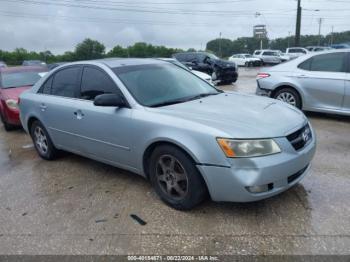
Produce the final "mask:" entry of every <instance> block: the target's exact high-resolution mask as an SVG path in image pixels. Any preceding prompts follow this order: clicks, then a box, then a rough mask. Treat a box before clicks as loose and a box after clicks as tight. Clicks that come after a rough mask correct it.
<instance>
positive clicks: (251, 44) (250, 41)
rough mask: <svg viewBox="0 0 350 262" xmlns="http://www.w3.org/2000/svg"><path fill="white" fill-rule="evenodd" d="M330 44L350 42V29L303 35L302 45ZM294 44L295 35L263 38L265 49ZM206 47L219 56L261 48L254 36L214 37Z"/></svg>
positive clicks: (280, 48) (278, 48)
mask: <svg viewBox="0 0 350 262" xmlns="http://www.w3.org/2000/svg"><path fill="white" fill-rule="evenodd" d="M319 41H320V45H321V46H328V45H330V44H331V43H334V44H340V43H349V42H350V31H345V32H340V33H334V34H333V35H332V34H328V35H326V36H323V35H321V37H319V36H318V35H304V36H301V39H300V45H301V46H303V47H306V46H314V45H318V43H319ZM292 46H294V36H290V37H284V38H277V39H273V40H269V39H263V48H264V49H277V50H281V51H283V52H284V51H285V50H286V49H287V48H288V47H292ZM206 49H207V50H209V51H212V52H213V53H215V54H216V55H218V56H221V57H229V56H231V55H232V54H238V53H253V52H254V50H257V49H260V39H257V38H254V37H240V38H237V39H236V40H231V39H214V40H211V41H209V42H208V43H207V46H206Z"/></svg>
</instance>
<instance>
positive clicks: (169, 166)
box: [156, 155, 188, 200]
mask: <svg viewBox="0 0 350 262" xmlns="http://www.w3.org/2000/svg"><path fill="white" fill-rule="evenodd" d="M156 176H157V177H156V178H157V182H158V184H159V186H160V188H161V189H162V191H163V192H164V193H165V194H167V195H168V196H169V197H171V198H173V199H175V200H181V199H184V198H185V197H186V195H187V193H188V176H187V172H186V170H185V169H184V167H183V166H182V165H181V163H180V162H179V160H177V159H176V158H175V157H174V156H171V155H162V156H161V157H159V159H158V161H157V167H156Z"/></svg>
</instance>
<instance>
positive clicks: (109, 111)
mask: <svg viewBox="0 0 350 262" xmlns="http://www.w3.org/2000/svg"><path fill="white" fill-rule="evenodd" d="M111 93H118V94H121V91H120V90H119V88H118V87H117V85H116V84H115V83H114V81H113V80H112V79H111V78H110V76H109V75H108V74H107V73H106V72H105V71H104V70H103V69H101V68H99V67H97V66H91V65H87V66H84V68H83V73H82V78H81V87H80V99H79V101H77V104H76V105H75V106H76V109H77V110H78V111H79V112H80V113H81V117H80V118H77V119H76V122H78V123H79V130H78V132H79V135H80V143H81V145H82V150H83V153H84V154H85V155H90V156H93V157H94V158H97V159H100V160H103V161H105V162H109V163H112V164H116V165H118V166H121V167H125V168H128V167H129V166H132V165H133V160H134V158H133V157H132V155H131V148H130V143H131V142H130V141H131V137H130V134H131V133H132V132H131V130H132V121H131V109H130V108H116V107H101V106H95V105H94V103H93V100H94V98H95V97H96V96H97V95H100V94H111Z"/></svg>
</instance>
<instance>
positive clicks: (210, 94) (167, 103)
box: [150, 92, 221, 107]
mask: <svg viewBox="0 0 350 262" xmlns="http://www.w3.org/2000/svg"><path fill="white" fill-rule="evenodd" d="M220 93H221V92H218V93H203V94H199V95H195V96H189V97H184V98H180V99H174V100H169V101H165V102H161V103H157V104H153V105H150V107H161V106H169V105H174V104H179V103H184V102H188V101H192V100H196V99H200V98H203V97H207V96H214V95H218V94H220Z"/></svg>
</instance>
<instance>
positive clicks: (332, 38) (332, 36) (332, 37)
mask: <svg viewBox="0 0 350 262" xmlns="http://www.w3.org/2000/svg"><path fill="white" fill-rule="evenodd" d="M333 41H334V25H332V35H331V45H333Z"/></svg>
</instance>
